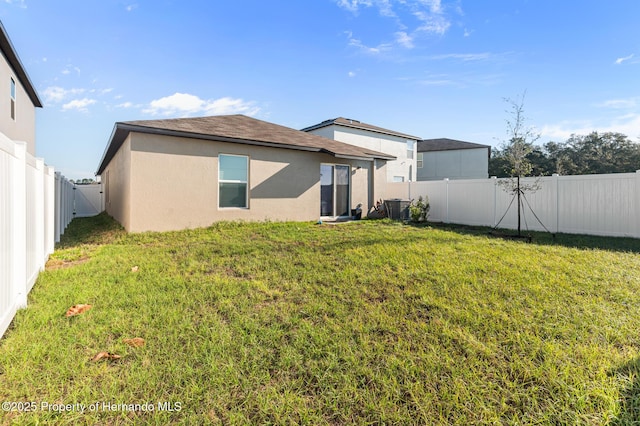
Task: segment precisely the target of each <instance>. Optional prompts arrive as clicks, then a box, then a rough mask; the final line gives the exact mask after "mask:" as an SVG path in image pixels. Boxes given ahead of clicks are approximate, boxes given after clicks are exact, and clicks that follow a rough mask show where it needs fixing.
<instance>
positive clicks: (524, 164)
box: [501, 92, 540, 236]
mask: <svg viewBox="0 0 640 426" xmlns="http://www.w3.org/2000/svg"><path fill="white" fill-rule="evenodd" d="M525 95H526V92H525V93H523V94H522V96H521V97H520V98H518V99H516V100H512V99H509V98H505V99H504V100H505V102H507V103H508V104H509V105H510V110H508V111H507V113H509V114H511V119H508V120H507V136H508V139H507V140H506V141H504V142H503V144H502V151H503V156H504V158H503V160H504V162H505V163H506V165H507V166H508V167H509V178H508V179H507V180H504V181H501V185H502V187H503V189H504V190H505V191H507V192H510V193H512V194H514V197H517V203H518V236H520V235H521V226H520V221H521V214H522V212H521V207H522V203H521V196H522V195H523V194H524V193H525V192H535V191H537V190H538V189H540V185H539V182H538V181H537V180H536V181H535V182H534V183H533V184H527V185H523V184H521V182H520V178H521V177H524V176H530V175H531V173H532V171H533V165H532V164H531V161H530V160H529V157H530V156H531V154H532V153H533V152H534V145H533V144H534V143H535V142H536V141H537V140H538V139H540V134H539V133H537V132H536V131H535V130H534V128H533V127H528V126H527V125H526V117H525V115H524V98H525Z"/></svg>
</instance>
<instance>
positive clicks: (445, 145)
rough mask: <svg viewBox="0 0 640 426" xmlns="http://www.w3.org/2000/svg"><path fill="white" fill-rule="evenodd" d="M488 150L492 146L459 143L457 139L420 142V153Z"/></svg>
mask: <svg viewBox="0 0 640 426" xmlns="http://www.w3.org/2000/svg"><path fill="white" fill-rule="evenodd" d="M477 148H487V149H491V146H490V145H482V144H479V143H473V142H465V141H458V140H455V139H447V138H439V139H425V140H422V141H418V152H427V151H449V150H453V149H477Z"/></svg>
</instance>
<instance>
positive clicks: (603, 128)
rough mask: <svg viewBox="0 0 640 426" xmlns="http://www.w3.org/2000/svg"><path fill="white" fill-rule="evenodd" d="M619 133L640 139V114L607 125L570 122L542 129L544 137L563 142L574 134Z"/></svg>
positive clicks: (628, 115)
mask: <svg viewBox="0 0 640 426" xmlns="http://www.w3.org/2000/svg"><path fill="white" fill-rule="evenodd" d="M594 131H597V132H601V133H604V132H617V133H622V134H625V135H627V136H628V137H629V138H630V139H632V140H633V139H638V138H640V114H638V113H632V114H626V115H623V116H620V117H616V118H614V119H613V120H611V122H609V123H605V124H595V123H593V122H590V121H581V122H568V121H563V122H560V123H555V124H548V125H545V126H544V127H542V130H541V131H540V133H541V134H542V136H544V137H547V138H550V139H553V140H555V141H557V142H562V141H565V140H567V139H569V137H570V136H571V135H572V134H576V135H588V134H589V133H591V132H594Z"/></svg>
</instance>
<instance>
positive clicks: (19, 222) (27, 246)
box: [0, 132, 102, 337]
mask: <svg viewBox="0 0 640 426" xmlns="http://www.w3.org/2000/svg"><path fill="white" fill-rule="evenodd" d="M26 146H27V145H26V143H24V142H14V141H12V140H11V139H9V138H7V137H6V136H5V135H4V134H3V133H1V132H0V337H1V336H2V335H3V334H4V332H5V331H6V330H7V328H8V327H9V325H10V324H11V320H12V319H13V317H14V316H15V314H16V311H17V310H18V309H20V308H23V307H26V305H27V294H28V293H29V291H31V288H32V287H33V285H34V284H35V282H36V279H37V278H38V274H39V273H40V271H42V270H43V269H44V265H45V262H46V261H47V259H48V257H49V255H50V254H51V253H53V250H54V244H55V242H58V241H60V235H61V234H62V233H64V230H65V229H66V227H67V225H68V224H69V222H71V220H72V219H73V217H74V204H75V203H76V200H75V198H80V199H81V201H79V202H78V203H77V204H79V205H81V208H82V212H81V214H82V215H83V216H89V215H91V212H93V214H98V213H100V211H102V202H101V198H100V197H101V194H100V185H90V186H92V187H95V189H94V188H91V189H85V188H82V189H81V190H80V191H78V190H74V185H73V184H72V183H71V182H69V181H68V180H67V179H65V178H64V177H63V176H61V175H60V173H54V170H53V168H52V167H49V166H46V165H45V164H44V161H43V160H42V159H39V158H34V157H33V156H32V155H30V154H29V153H27V148H26ZM88 186H89V185H87V187H88ZM76 194H82V195H81V196H76ZM96 205H97V208H94V209H93V210H91V206H94V207H95V206H96Z"/></svg>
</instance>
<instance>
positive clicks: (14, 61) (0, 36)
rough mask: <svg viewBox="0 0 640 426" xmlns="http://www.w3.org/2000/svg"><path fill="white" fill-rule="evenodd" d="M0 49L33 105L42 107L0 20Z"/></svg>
mask: <svg viewBox="0 0 640 426" xmlns="http://www.w3.org/2000/svg"><path fill="white" fill-rule="evenodd" d="M0 50H1V51H2V53H3V54H4V57H5V58H7V62H9V65H11V68H13V71H14V72H15V73H16V76H17V77H18V80H20V83H21V84H22V86H23V87H24V90H26V92H27V94H28V95H29V99H31V102H33V105H34V106H36V107H38V108H42V102H40V98H39V97H38V93H37V92H36V89H35V88H34V87H33V84H32V83H31V80H30V79H29V75H28V74H27V71H26V70H25V69H24V67H23V66H22V62H20V58H19V57H18V53H17V52H16V49H14V48H13V44H12V43H11V39H9V35H8V34H7V31H6V30H5V29H4V25H2V22H0Z"/></svg>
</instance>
